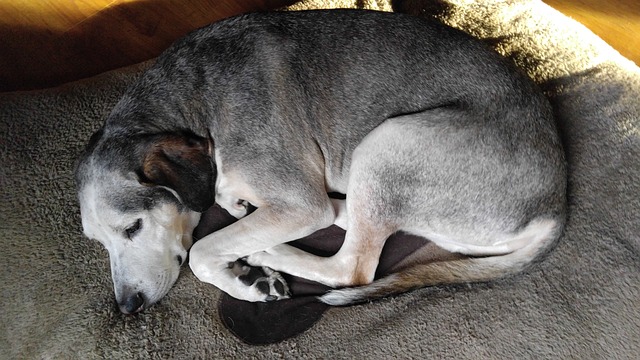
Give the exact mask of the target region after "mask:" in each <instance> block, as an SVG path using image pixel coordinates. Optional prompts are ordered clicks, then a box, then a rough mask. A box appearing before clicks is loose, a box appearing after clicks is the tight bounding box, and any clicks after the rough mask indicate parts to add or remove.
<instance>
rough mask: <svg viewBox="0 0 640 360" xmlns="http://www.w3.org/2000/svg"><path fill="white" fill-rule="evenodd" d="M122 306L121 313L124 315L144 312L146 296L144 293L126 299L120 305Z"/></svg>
mask: <svg viewBox="0 0 640 360" xmlns="http://www.w3.org/2000/svg"><path fill="white" fill-rule="evenodd" d="M118 305H119V306H120V311H122V312H123V313H124V314H135V313H139V312H140V311H142V310H144V296H143V295H142V293H140V292H138V293H135V294H133V295H131V296H129V297H127V298H126V299H124V301H123V302H121V303H119V304H118Z"/></svg>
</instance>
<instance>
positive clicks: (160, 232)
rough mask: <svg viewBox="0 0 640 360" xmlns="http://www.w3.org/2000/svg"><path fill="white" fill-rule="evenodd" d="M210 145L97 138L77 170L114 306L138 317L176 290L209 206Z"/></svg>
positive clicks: (172, 136)
mask: <svg viewBox="0 0 640 360" xmlns="http://www.w3.org/2000/svg"><path fill="white" fill-rule="evenodd" d="M211 147H212V145H211V143H210V141H209V140H208V139H206V138H202V137H198V136H196V135H194V134H192V133H189V132H184V133H156V134H142V135H125V134H123V133H116V132H114V131H112V132H111V133H105V132H104V131H103V130H101V131H98V132H97V133H96V134H94V136H93V137H92V139H91V141H90V143H89V145H88V147H87V150H86V152H85V154H84V155H83V156H82V157H81V159H80V161H79V163H78V167H77V170H76V182H77V186H78V197H79V201H80V211H81V216H82V226H83V229H84V233H85V235H86V236H87V237H89V238H91V239H95V240H97V241H99V242H100V243H101V244H103V245H104V246H105V248H106V249H107V250H108V252H109V258H110V262H111V274H112V277H113V285H114V291H115V296H116V301H117V303H118V305H119V307H120V310H121V311H122V312H123V313H127V314H130V313H135V312H139V311H141V310H143V309H145V308H147V307H149V306H150V305H152V304H153V303H155V302H157V301H158V300H160V298H162V297H163V296H164V295H165V294H166V293H167V292H168V291H169V289H170V288H171V286H172V285H173V284H174V283H175V281H176V280H177V278H178V274H179V272H180V266H181V265H182V264H183V263H184V262H185V261H186V258H187V251H188V249H189V248H190V247H191V244H192V238H191V236H192V232H193V229H194V228H195V226H196V225H197V223H198V220H199V218H200V213H201V212H203V211H205V210H206V209H207V208H208V207H210V206H211V205H212V204H213V202H214V188H213V187H214V184H215V177H216V173H215V171H216V170H215V166H213V161H212V156H211V152H212V148H211Z"/></svg>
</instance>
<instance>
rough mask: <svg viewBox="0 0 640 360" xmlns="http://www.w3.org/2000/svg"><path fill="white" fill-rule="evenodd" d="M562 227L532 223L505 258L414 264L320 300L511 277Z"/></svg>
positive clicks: (347, 301) (335, 301)
mask: <svg viewBox="0 0 640 360" xmlns="http://www.w3.org/2000/svg"><path fill="white" fill-rule="evenodd" d="M563 225H564V222H563V221H557V220H551V219H547V220H542V221H536V222H532V223H531V224H529V225H528V226H527V227H526V228H525V229H524V230H523V231H521V232H520V233H519V234H518V235H516V237H515V238H514V240H515V241H517V242H521V243H524V244H526V245H524V246H522V247H520V248H518V249H517V250H515V251H513V252H510V253H508V254H505V255H497V256H488V257H475V258H474V257H468V258H462V259H458V260H451V261H441V262H432V263H427V264H420V263H416V264H413V265H409V266H405V267H404V268H403V269H402V270H400V271H399V272H396V273H392V274H390V275H388V276H386V277H384V278H381V279H379V280H376V281H374V282H372V283H371V284H369V285H364V286H359V287H352V288H344V289H339V290H331V291H329V292H328V293H326V294H325V295H322V296H320V297H319V299H320V301H322V302H324V303H326V304H329V305H335V306H344V305H351V304H356V303H362V302H366V301H371V300H375V299H379V298H382V297H385V296H389V295H393V294H398V293H403V292H406V291H409V290H413V289H416V288H421V287H425V286H434V285H443V284H460V283H473V282H484V281H490V280H495V279H499V278H503V277H507V276H510V275H514V274H517V273H519V272H521V271H522V270H524V269H525V268H526V267H527V266H528V265H529V264H531V263H532V262H533V260H534V259H536V258H537V257H538V256H539V255H541V254H543V253H545V252H546V250H548V249H549V248H551V247H552V246H553V245H554V244H555V242H556V240H557V239H558V238H559V237H560V234H561V232H562V228H563Z"/></svg>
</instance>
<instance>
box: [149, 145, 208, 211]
mask: <svg viewBox="0 0 640 360" xmlns="http://www.w3.org/2000/svg"><path fill="white" fill-rule="evenodd" d="M150 140H151V141H150V142H149V145H148V146H147V147H146V150H145V151H146V152H145V153H144V155H143V161H142V169H141V171H139V172H138V176H139V180H140V182H141V183H142V184H145V185H159V186H164V187H167V188H170V189H172V190H173V191H175V192H176V193H177V194H178V196H179V197H180V200H181V201H182V203H183V204H184V205H186V206H187V207H189V208H190V209H191V210H194V211H198V212H204V211H205V210H207V209H208V208H209V207H211V205H213V203H214V201H215V195H214V185H215V177H216V170H215V166H214V165H213V161H212V155H211V152H212V151H213V149H212V144H211V143H210V142H209V139H206V138H203V137H200V136H196V135H194V134H189V133H181V134H175V133H172V134H161V135H154V136H152V138H151V139H150Z"/></svg>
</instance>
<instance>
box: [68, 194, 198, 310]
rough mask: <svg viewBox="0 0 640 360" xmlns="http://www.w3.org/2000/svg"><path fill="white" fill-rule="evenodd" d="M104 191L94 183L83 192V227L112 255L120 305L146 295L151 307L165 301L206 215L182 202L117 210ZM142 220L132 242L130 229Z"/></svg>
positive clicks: (113, 276) (148, 304) (113, 272)
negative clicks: (181, 207) (182, 205)
mask: <svg viewBox="0 0 640 360" xmlns="http://www.w3.org/2000/svg"><path fill="white" fill-rule="evenodd" d="M104 193H105V191H101V190H100V187H98V186H96V185H95V183H94V184H89V185H87V186H85V188H84V189H82V191H81V193H80V206H81V214H82V225H83V228H84V233H85V235H86V236H87V237H89V238H92V239H95V240H97V241H99V242H100V243H102V244H103V245H104V247H105V248H106V249H107V251H108V252H109V258H110V261H111V274H112V278H113V285H114V291H115V296H116V299H117V301H118V302H121V301H123V300H125V298H126V297H127V296H131V295H132V294H136V293H142V294H143V297H144V299H145V307H148V306H150V305H151V304H153V303H155V302H157V301H158V300H160V299H161V298H162V297H163V296H164V295H165V294H166V293H167V292H168V291H169V289H170V288H171V286H173V284H174V283H175V281H176V280H177V278H178V274H179V273H180V263H179V261H178V257H180V258H181V259H182V262H183V263H184V262H185V260H186V258H187V250H188V249H189V248H190V247H191V244H192V236H191V234H192V232H193V229H194V228H195V226H196V225H197V224H198V220H199V219H200V214H199V213H197V212H193V211H183V212H180V211H178V207H177V206H176V204H173V203H170V202H164V203H161V204H159V205H158V206H155V207H153V208H151V209H150V210H141V211H137V212H132V213H123V212H120V211H118V210H116V209H114V208H112V207H111V206H109V202H108V201H107V196H118V195H123V194H124V192H120V193H116V194H113V193H112V194H104ZM137 221H140V228H139V230H138V231H136V232H135V233H133V234H132V235H131V236H130V238H129V236H128V235H127V231H126V229H127V228H130V227H131V226H132V225H133V224H135V223H136V222H137Z"/></svg>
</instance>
